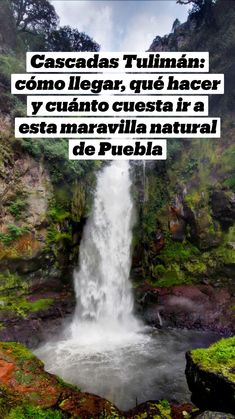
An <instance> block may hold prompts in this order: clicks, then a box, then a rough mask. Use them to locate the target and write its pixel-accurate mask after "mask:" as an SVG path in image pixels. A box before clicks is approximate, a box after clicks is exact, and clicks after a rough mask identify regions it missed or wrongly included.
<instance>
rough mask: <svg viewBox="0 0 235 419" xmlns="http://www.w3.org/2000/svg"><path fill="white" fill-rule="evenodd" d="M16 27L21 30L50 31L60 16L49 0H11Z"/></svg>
mask: <svg viewBox="0 0 235 419" xmlns="http://www.w3.org/2000/svg"><path fill="white" fill-rule="evenodd" d="M10 2H11V5H12V11H13V15H14V17H15V22H16V27H17V29H18V30H19V31H20V32H34V33H49V32H50V30H51V29H53V28H55V27H56V25H57V22H58V16H57V14H56V12H55V8H54V6H53V5H52V4H50V2H49V1H48V0H30V1H29V0H21V1H20V2H19V0H10Z"/></svg>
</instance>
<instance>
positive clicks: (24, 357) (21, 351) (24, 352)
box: [0, 342, 41, 363]
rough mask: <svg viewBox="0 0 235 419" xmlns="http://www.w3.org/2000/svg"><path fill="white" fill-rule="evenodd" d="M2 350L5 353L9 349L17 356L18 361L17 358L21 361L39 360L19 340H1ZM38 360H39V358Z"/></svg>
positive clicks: (0, 346) (0, 347)
mask: <svg viewBox="0 0 235 419" xmlns="http://www.w3.org/2000/svg"><path fill="white" fill-rule="evenodd" d="M1 350H3V351H4V352H5V353H6V351H9V353H10V354H11V355H13V357H14V358H15V360H16V362H17V360H19V361H20V362H24V361H31V360H35V359H36V360H37V358H36V357H35V355H34V354H33V353H32V352H31V351H30V350H29V349H27V348H26V347H25V346H24V345H21V344H20V343H17V342H0V351H1ZM37 361H38V362H39V360H37ZM40 363H41V361H40Z"/></svg>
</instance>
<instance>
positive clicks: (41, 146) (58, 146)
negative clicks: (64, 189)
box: [21, 138, 97, 184]
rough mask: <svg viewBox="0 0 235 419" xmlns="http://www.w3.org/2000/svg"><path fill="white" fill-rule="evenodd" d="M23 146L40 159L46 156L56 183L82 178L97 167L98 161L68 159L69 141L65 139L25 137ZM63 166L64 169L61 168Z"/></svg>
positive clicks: (52, 178) (53, 180) (52, 177)
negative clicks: (32, 138)
mask: <svg viewBox="0 0 235 419" xmlns="http://www.w3.org/2000/svg"><path fill="white" fill-rule="evenodd" d="M21 144H22V148H23V150H26V151H27V152H28V153H29V154H31V155H32V156H33V157H34V158H36V159H38V160H40V159H41V157H42V155H43V156H44V159H45V162H46V164H47V167H48V170H49V172H50V176H51V180H52V182H53V183H54V184H60V183H62V182H68V183H70V182H72V181H74V180H76V179H77V178H82V177H85V176H86V175H87V173H88V172H89V171H92V170H95V169H96V168H97V162H95V161H94V162H93V161H89V160H84V161H73V160H69V159H68V141H67V140H65V139H54V138H51V139H43V140H41V139H37V141H35V140H31V139H28V138H27V139H24V140H22V143H21ZM61 168H63V170H62V169H61Z"/></svg>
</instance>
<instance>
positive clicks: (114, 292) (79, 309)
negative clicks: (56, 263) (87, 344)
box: [71, 161, 138, 339]
mask: <svg viewBox="0 0 235 419" xmlns="http://www.w3.org/2000/svg"><path fill="white" fill-rule="evenodd" d="M130 189H131V179H130V173H129V163H128V162H127V161H113V162H112V163H111V164H110V165H108V166H106V167H105V168H104V170H103V171H102V172H101V173H100V174H99V175H98V179H97V188H96V192H95V197H94V207H93V214H92V215H91V217H90V219H89V220H88V223H87V225H86V227H85V231H84V235H83V239H82V242H81V246H80V257H79V267H78V269H77V270H76V271H75V274H74V284H75V292H76V298H77V306H76V311H75V315H74V319H73V323H72V325H71V332H72V337H73V338H75V339H76V337H77V338H78V337H80V339H82V335H83V333H82V331H83V330H84V331H86V336H87V334H89V333H90V332H91V330H93V333H92V334H91V337H90V338H92V337H94V334H95V335H96V336H100V337H101V335H100V332H101V330H102V338H104V336H103V334H104V333H106V334H107V333H108V334H109V336H110V334H112V335H113V334H114V333H115V332H121V331H122V330H123V331H126V332H127V331H128V330H129V331H130V332H135V331H136V330H137V329H138V323H137V321H136V320H135V318H134V316H133V314H132V310H133V298H132V293H131V287H130V282H129V273H130V267H131V241H132V228H133V222H134V208H133V202H132V197H131V191H130ZM84 326H85V328H84ZM88 330H89V332H88Z"/></svg>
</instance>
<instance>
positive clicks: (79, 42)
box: [47, 26, 100, 52]
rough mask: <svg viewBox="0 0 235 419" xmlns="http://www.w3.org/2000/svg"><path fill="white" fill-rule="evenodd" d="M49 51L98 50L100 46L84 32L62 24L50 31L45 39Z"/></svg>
mask: <svg viewBox="0 0 235 419" xmlns="http://www.w3.org/2000/svg"><path fill="white" fill-rule="evenodd" d="M47 49H48V50H49V51H65V52H66V51H68V52H70V51H71V52H72V51H99V49H100V46H99V45H98V44H97V43H96V42H95V41H93V39H92V38H90V37H89V36H88V35H86V34H85V33H84V32H79V31H78V30H77V29H72V28H70V26H63V27H61V28H59V29H57V30H54V31H52V32H51V33H50V36H49V37H48V40H47Z"/></svg>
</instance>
